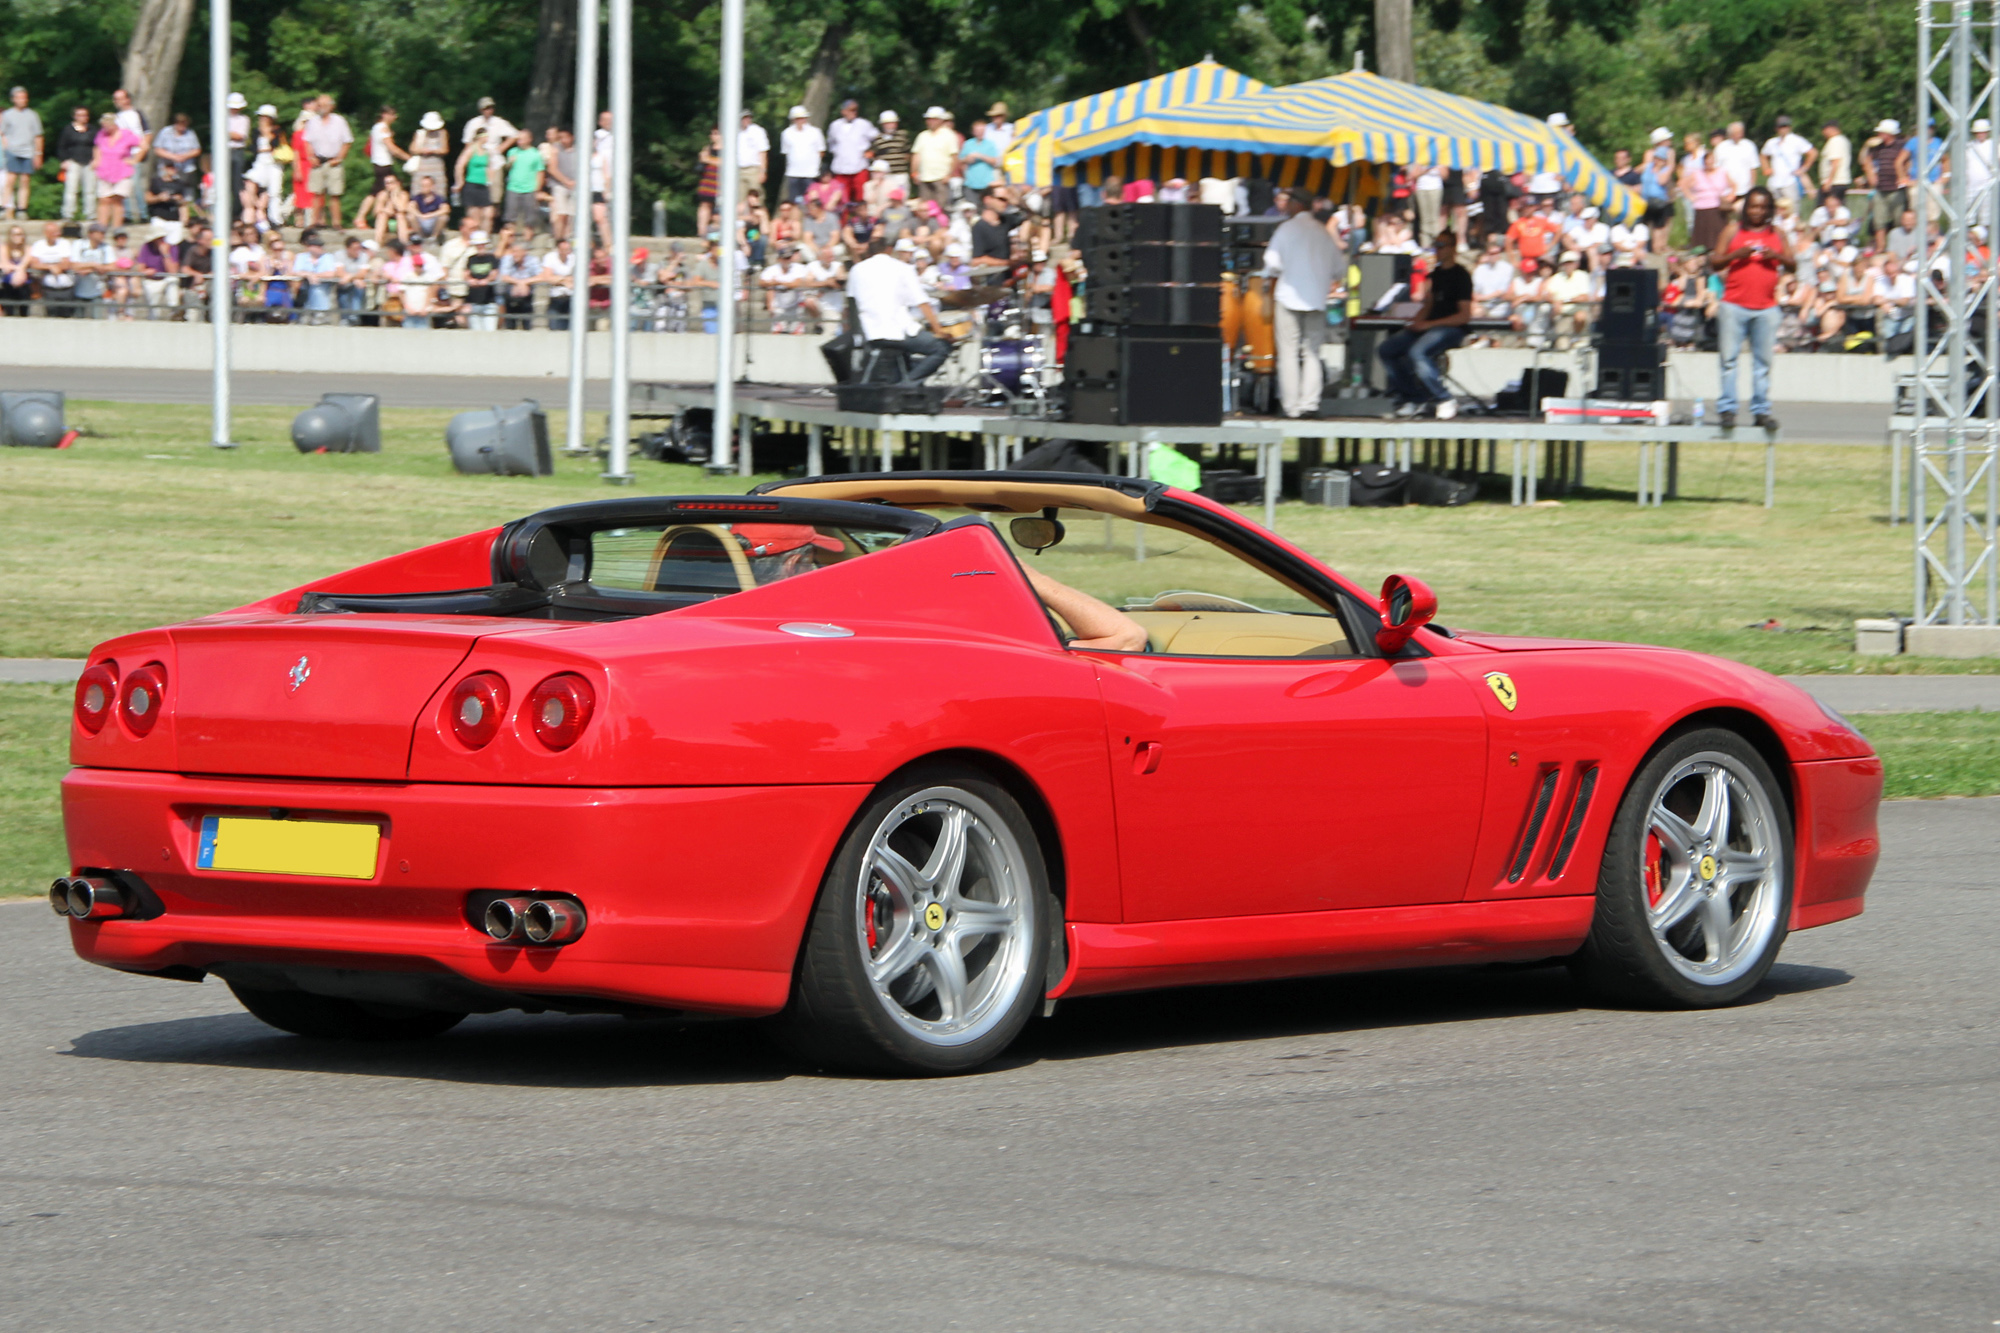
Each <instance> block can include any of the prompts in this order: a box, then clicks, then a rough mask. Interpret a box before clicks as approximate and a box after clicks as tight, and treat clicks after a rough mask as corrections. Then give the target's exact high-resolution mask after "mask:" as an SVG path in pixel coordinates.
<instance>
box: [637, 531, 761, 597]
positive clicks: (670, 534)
mask: <svg viewBox="0 0 2000 1333" xmlns="http://www.w3.org/2000/svg"><path fill="white" fill-rule="evenodd" d="M695 532H699V533H705V534H707V535H708V536H710V537H713V538H715V540H716V541H717V542H718V543H719V544H720V545H721V547H722V549H723V551H724V552H725V553H726V554H727V555H728V556H729V564H730V567H731V568H732V569H733V570H734V571H735V573H736V590H737V591H738V592H749V591H750V590H751V589H752V588H754V587H756V586H757V576H756V574H755V573H753V572H752V571H751V568H750V557H749V556H747V555H745V554H744V553H743V543H741V542H739V541H737V540H736V538H735V536H733V535H732V534H731V533H730V531H729V529H728V528H725V527H723V526H722V525H721V524H720V523H676V524H674V525H673V526H672V527H670V528H668V529H667V530H666V531H665V532H662V533H661V534H660V540H659V541H658V542H656V543H654V545H653V558H652V560H651V561H649V562H648V563H647V565H646V583H645V586H646V587H647V588H649V589H651V588H657V587H659V586H660V566H661V565H662V564H663V563H665V561H666V558H667V555H668V553H669V548H671V547H672V546H673V544H674V539H675V538H676V537H685V536H687V534H689V533H695Z"/></svg>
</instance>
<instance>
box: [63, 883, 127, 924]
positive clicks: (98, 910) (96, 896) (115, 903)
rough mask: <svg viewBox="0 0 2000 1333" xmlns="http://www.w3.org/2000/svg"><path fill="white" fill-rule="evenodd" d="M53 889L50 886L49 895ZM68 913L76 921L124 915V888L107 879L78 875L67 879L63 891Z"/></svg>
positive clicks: (97, 919)
mask: <svg viewBox="0 0 2000 1333" xmlns="http://www.w3.org/2000/svg"><path fill="white" fill-rule="evenodd" d="M54 896H55V895H54V890H53V888H51V890H50V897H51V898H53V897H54ZM64 898H65V900H66V905H67V907H68V910H69V914H70V915H71V916H73V917H75V918H76V919H77V920H78V921H102V920H105V919H107V918H110V917H114V916H124V915H125V909H126V906H127V904H126V901H125V890H124V889H122V888H120V887H119V886H118V885H117V884H115V883H113V882H112V881H111V880H108V879H93V878H90V877H88V876H84V875H79V876H77V877H76V878H74V879H72V880H70V881H69V888H68V889H67V891H66V892H65V893H64Z"/></svg>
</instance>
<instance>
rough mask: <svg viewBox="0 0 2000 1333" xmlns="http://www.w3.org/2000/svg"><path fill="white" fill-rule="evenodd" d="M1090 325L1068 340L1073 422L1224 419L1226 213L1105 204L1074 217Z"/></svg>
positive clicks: (1209, 208) (1205, 207) (1209, 422)
mask: <svg viewBox="0 0 2000 1333" xmlns="http://www.w3.org/2000/svg"><path fill="white" fill-rule="evenodd" d="M1075 244H1076V247H1077V249H1078V250H1080V251H1081V252H1082V255H1083V266H1084V270H1085V272H1086V273H1087V274H1088V275H1089V281H1088V284H1087V286H1086V287H1085V293H1086V295H1085V300H1084V308H1085V314H1086V315H1087V318H1086V320H1085V322H1084V323H1082V324H1081V325H1079V326H1078V328H1077V331H1076V334H1075V335H1074V336H1073V337H1071V338H1070V340H1069V356H1068V359H1067V360H1066V361H1065V363H1064V383H1065V385H1066V386H1067V388H1068V390H1069V415H1070V419H1071V420H1072V421H1081V422H1086V423H1089V424H1092V425H1105V426H1214V425H1219V424H1220V423H1221V421H1222V288H1221V286H1220V285H1219V284H1220V283H1221V281H1222V210H1221V209H1220V208H1219V207H1217V206H1216V205H1214V204H1106V205H1104V206H1103V207H1100V208H1086V209H1084V210H1082V213H1081V215H1080V216H1079V217H1078V219H1077V228H1076V241H1075Z"/></svg>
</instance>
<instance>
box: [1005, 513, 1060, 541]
mask: <svg viewBox="0 0 2000 1333" xmlns="http://www.w3.org/2000/svg"><path fill="white" fill-rule="evenodd" d="M1007 531H1008V533H1009V534H1010V535H1011V536H1012V537H1013V538H1014V542H1015V544H1016V545H1017V546H1025V547H1026V548H1028V549H1029V550H1030V551H1046V550H1048V549H1049V548H1050V547H1051V546H1055V545H1057V544H1059V543H1060V542H1061V541H1062V539H1063V531H1064V529H1063V525H1062V520H1060V519H1058V518H1057V517H1056V511H1055V510H1053V509H1046V510H1043V511H1042V516H1041V517H1040V518H1017V519H1015V520H1014V521H1013V522H1011V523H1009V524H1008V525H1007Z"/></svg>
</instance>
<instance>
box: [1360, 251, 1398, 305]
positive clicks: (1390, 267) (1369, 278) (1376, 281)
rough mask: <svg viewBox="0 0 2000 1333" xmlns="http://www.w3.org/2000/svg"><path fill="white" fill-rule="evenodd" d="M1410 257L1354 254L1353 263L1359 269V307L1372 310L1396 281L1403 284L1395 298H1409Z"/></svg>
mask: <svg viewBox="0 0 2000 1333" xmlns="http://www.w3.org/2000/svg"><path fill="white" fill-rule="evenodd" d="M1410 259H1411V256H1409V255H1356V256H1355V258H1354V262H1355V265H1356V266H1357V267H1359V268H1360V270H1361V289H1360V293H1359V295H1360V297H1361V308H1362V309H1363V310H1364V311H1367V310H1373V309H1374V308H1375V306H1376V303H1377V302H1379V301H1381V299H1382V298H1383V297H1384V296H1387V295H1388V294H1389V289H1390V288H1391V287H1394V286H1395V285H1396V284H1397V283H1399V282H1400V283H1401V284H1403V291H1402V293H1401V295H1399V296H1398V297H1397V298H1396V299H1397V300H1399V301H1407V300H1410V299H1411V298H1410V272H1411V270H1410Z"/></svg>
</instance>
